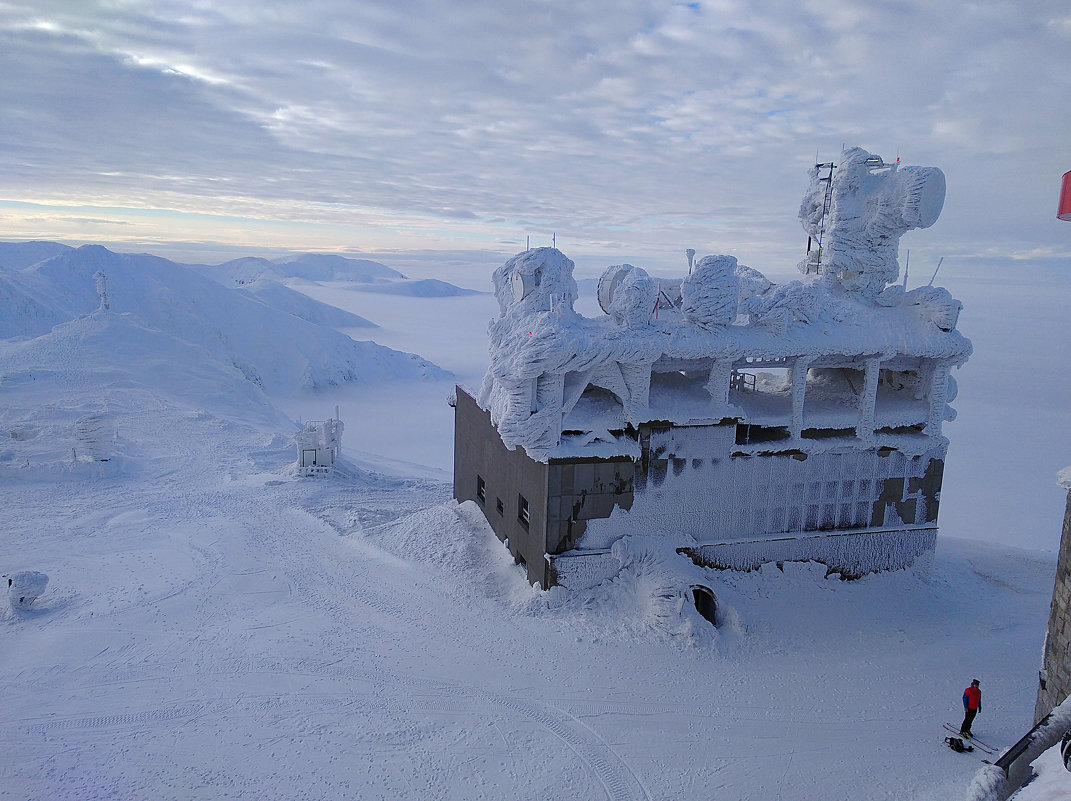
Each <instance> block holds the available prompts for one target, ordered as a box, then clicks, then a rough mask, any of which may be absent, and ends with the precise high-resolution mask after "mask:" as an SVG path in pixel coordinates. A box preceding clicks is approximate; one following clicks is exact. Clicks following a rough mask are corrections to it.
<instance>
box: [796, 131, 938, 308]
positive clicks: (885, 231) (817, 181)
mask: <svg viewBox="0 0 1071 801" xmlns="http://www.w3.org/2000/svg"><path fill="white" fill-rule="evenodd" d="M823 168H828V165H818V166H816V167H815V168H814V169H812V170H811V184H810V187H809V188H808V190H807V193H806V194H805V195H804V198H803V203H802V204H801V205H800V222H801V223H803V228H804V230H806V231H807V233H808V234H809V235H810V236H811V239H812V243H814V244H816V246H814V247H812V248H811V249H810V250H809V252H808V254H807V257H806V258H805V259H803V261H801V262H800V263H799V265H798V266H799V270H800V272H802V273H823V274H826V275H830V276H834V277H835V278H836V279H837V280H838V281H839V282H840V283H841V284H842V285H843V286H844V287H845V288H846V289H850V290H857V291H859V292H862V293H863V294H864V295H866V296H867V297H871V298H873V297H875V296H876V295H877V294H878V293H880V292H881V291H882V290H883V289H885V287H886V285H888V284H890V283H892V282H893V281H895V280H896V277H897V275H898V274H899V272H900V266H899V264H898V262H897V259H896V255H897V247H898V245H899V242H900V236H901V235H902V234H904V233H905V232H907V231H909V230H911V229H912V228H929V227H930V226H931V225H933V224H934V223H935V222H937V218H938V217H939V216H940V214H941V207H942V206H943V205H944V202H945V176H944V173H942V172H941V171H940V170H939V169H937V168H936V167H900V166H899V165H898V164H885V163H884V162H883V161H882V159H881V157H880V156H875V155H873V154H871V153H868V152H867V151H865V150H863V149H862V148H858V147H853V148H851V149H850V150H847V151H845V152H844V153H843V154H842V155H841V161H840V164H838V165H837V166H836V168H835V170H833V171H832V176H831V177H830V176H823V175H822V171H823Z"/></svg>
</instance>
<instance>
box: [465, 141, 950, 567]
mask: <svg viewBox="0 0 1071 801" xmlns="http://www.w3.org/2000/svg"><path fill="white" fill-rule="evenodd" d="M825 167H826V169H825V170H823V169H822V168H821V167H816V168H815V169H814V170H813V171H812V174H811V179H812V180H811V185H810V187H809V189H808V191H807V194H806V196H805V198H804V202H803V205H802V207H801V211H800V218H801V221H802V222H803V224H804V227H805V229H807V231H808V233H809V234H810V235H811V243H812V244H811V247H810V249H809V252H808V255H807V257H806V258H805V259H804V260H803V261H802V262H801V263H800V265H799V269H800V271H801V272H802V273H805V274H808V275H807V277H806V278H805V279H804V280H800V281H792V282H790V283H787V284H783V285H774V284H771V283H770V281H768V280H767V279H766V278H765V277H764V276H763V275H762V274H761V273H759V272H758V271H756V270H753V269H751V268H748V267H745V266H743V265H740V264H738V263H737V261H736V259H735V258H733V257H731V256H707V257H705V258H703V259H700V260H699V261H698V263H696V265H695V268H694V270H691V271H690V273H689V275H688V276H687V277H686V278H684V279H683V280H681V281H678V282H667V281H664V280H656V279H654V278H652V277H651V276H649V275H648V274H647V273H646V272H645V271H644V270H642V269H640V268H636V267H632V266H631V265H627V264H624V265H617V266H613V267H610V268H608V269H607V270H606V271H605V272H604V274H603V276H602V278H601V279H600V282H599V287H598V293H599V303H600V306H601V307H602V309H603V310H604V311H605V312H606V316H605V317H603V318H600V319H592V318H586V317H583V316H581V315H579V314H578V313H577V312H575V311H574V309H573V303H574V300H575V298H576V293H577V289H576V283H575V281H574V280H573V276H572V270H573V263H572V261H570V260H569V259H568V258H566V257H565V256H564V255H563V254H562V253H561V252H559V251H558V250H556V249H553V248H537V249H533V250H528V251H525V252H523V253H520V254H518V255H517V256H515V257H513V258H512V259H510V260H509V261H507V262H506V263H505V264H504V265H502V266H501V267H500V268H498V269H497V270H496V271H495V273H494V276H493V281H494V289H495V294H496V297H497V299H498V302H499V308H500V313H499V315H498V316H497V317H496V318H495V319H494V320H492V322H491V324H490V327H489V338H490V363H489V366H488V370H487V373H486V375H485V377H484V380H483V383H482V386H481V387H480V389H479V391H478V393H476V394H475V397H474V396H473V395H472V394H470V393H468V392H466V391H465V390H464V389H462V388H460V387H459V388H458V393H457V403H456V412H455V414H456V418H455V419H456V425H455V456H454V495H455V497H456V498H457V499H458V500H474V501H476V502H477V503H479V504H480V505H481V506H482V507H483V509H484V513H485V515H486V517H487V519H488V521H489V522H490V524H491V526H492V528H493V529H494V530H495V532H496V534H497V535H498V536H499V538H500V539H503V540H506V541H508V543H509V548H510V551H511V552H512V553H513V555H514V556H515V558H517V560H518V561H521V562H524V563H525V564H526V565H527V570H528V577H529V580H530V581H532V582H539V583H541V584H542V585H543V586H544V587H547V586H550V585H553V584H556V583H560V584H564V585H566V586H581V585H585V584H590V583H593V582H596V581H598V580H600V579H601V578H604V577H606V576H609V575H613V574H614V573H615V572H616V571H617V570H618V569H619V565H620V563H621V559H622V553H621V548H620V547H619V543H620V542H621V541H622V540H623V539H629V540H634V539H635V538H636V537H640V538H645V537H647V538H657V540H658V541H659V542H661V543H663V544H669V545H672V546H673V547H674V548H675V549H676V550H677V552H679V553H681V554H683V555H686V556H688V557H690V558H691V559H692V560H693V561H695V562H696V563H697V564H701V565H706V566H712V567H724V568H737V569H750V568H753V567H755V566H757V565H759V564H762V563H764V562H768V561H792V560H816V561H819V562H823V563H825V564H826V565H827V566H828V567H829V569H830V570H833V571H839V572H841V573H843V574H846V575H850V576H854V575H861V574H864V573H867V572H871V571H875V570H882V569H893V568H899V567H903V566H906V565H908V564H910V563H911V562H912V561H914V560H915V559H916V558H918V557H919V556H921V555H923V554H926V553H928V552H930V551H932V549H933V547H934V542H935V538H936V533H937V508H938V502H939V499H940V489H941V476H942V470H943V465H944V459H945V452H946V449H947V446H948V441H947V439H946V438H945V437H944V436H943V435H942V433H941V427H942V423H943V422H944V421H945V420H950V419H952V418H953V416H954V412H953V410H952V409H951V407H950V406H949V402H950V401H951V400H952V399H953V398H954V397H955V394H956V384H955V380H954V379H953V378H952V376H951V375H950V371H951V370H952V368H953V367H958V366H959V365H962V364H963V363H964V362H965V361H966V360H967V358H968V356H969V355H970V353H971V344H970V341H969V340H967V339H966V338H965V337H964V336H963V335H962V334H960V333H959V332H958V331H957V330H956V322H957V318H958V314H959V310H960V308H961V306H960V303H959V302H958V301H956V300H954V299H953V298H952V297H951V295H950V294H949V293H948V292H947V291H946V290H944V289H941V288H936V287H932V286H923V287H919V288H917V289H913V290H910V291H907V290H906V289H905V288H904V287H903V286H901V285H898V284H893V285H890V284H892V282H895V281H896V280H897V276H898V274H899V265H898V263H897V246H898V240H899V237H900V235H901V234H902V233H904V232H905V231H907V230H909V229H911V228H924V227H928V226H929V225H932V224H933V223H934V222H935V221H936V219H937V217H938V215H939V214H940V211H941V207H942V205H943V202H944V192H945V184H944V176H943V175H942V173H941V172H940V170H937V169H935V168H922V167H900V166H899V165H896V164H893V165H888V164H884V163H883V162H882V160H881V159H880V158H877V157H875V156H872V155H871V154H869V153H867V152H866V151H863V150H860V149H858V148H856V149H853V150H849V151H847V152H845V153H844V154H843V156H842V159H841V163H840V165H838V166H837V167H836V168H833V167H832V166H831V165H825Z"/></svg>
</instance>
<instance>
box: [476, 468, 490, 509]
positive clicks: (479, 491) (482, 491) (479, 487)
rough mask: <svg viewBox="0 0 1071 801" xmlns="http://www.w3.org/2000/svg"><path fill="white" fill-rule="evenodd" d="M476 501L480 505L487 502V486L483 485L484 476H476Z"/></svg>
mask: <svg viewBox="0 0 1071 801" xmlns="http://www.w3.org/2000/svg"><path fill="white" fill-rule="evenodd" d="M476 500H478V501H479V502H480V503H486V502H487V485H486V484H484V483H483V476H481V475H477V476H476Z"/></svg>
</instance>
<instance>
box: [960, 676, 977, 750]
mask: <svg viewBox="0 0 1071 801" xmlns="http://www.w3.org/2000/svg"><path fill="white" fill-rule="evenodd" d="M979 684H981V682H979V681H978V679H974V680H973V681H972V682H971V686H970V687H968V688H967V689H966V690H964V691H963V724H962V725H961V726H960V727H959V733H960V734H962V735H963V736H964V737H973V736H974V735H972V734H971V724H972V723H974V717H975V715H977V714H978V713H979V712H981V711H982V691H981V690H980V689H978V685H979Z"/></svg>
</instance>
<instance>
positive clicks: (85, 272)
mask: <svg viewBox="0 0 1071 801" xmlns="http://www.w3.org/2000/svg"><path fill="white" fill-rule="evenodd" d="M97 272H103V273H104V274H105V275H106V276H107V279H108V287H109V290H108V294H109V299H110V303H111V308H112V309H113V310H114V311H116V312H120V313H122V312H127V313H133V314H135V315H137V316H138V317H139V318H140V319H141V320H143V321H145V323H146V324H147V325H148V326H149V327H151V328H155V329H157V330H159V331H163V332H165V333H168V334H170V335H171V336H174V337H176V338H178V339H182V340H184V341H186V342H189V343H190V344H192V345H194V346H197V347H201V348H204V349H205V350H206V351H208V352H209V353H211V354H213V356H214V357H215V358H216V359H218V360H219V361H221V362H223V363H225V364H231V365H233V366H235V367H237V368H238V369H239V370H240V371H241V372H242V374H243V375H244V376H245V377H246V378H247V379H248V380H249V381H252V382H253V383H254V384H257V385H258V386H261V387H264V388H266V389H272V390H290V391H292V390H294V389H317V388H322V387H327V386H335V385H339V384H344V383H347V382H360V383H372V382H378V381H384V380H398V379H401V380H414V379H425V378H426V379H442V378H446V377H448V375H449V373H447V372H446V371H444V370H442V369H441V368H439V367H437V366H436V365H434V364H432V363H431V362H428V361H426V360H424V359H422V358H420V357H419V356H416V355H414V354H411V353H401V352H398V351H395V350H391V349H390V348H386V347H383V346H381V345H377V344H375V343H374V342H359V341H354V340H353V339H350V338H349V337H348V336H345V335H344V334H340V333H339V332H337V331H335V330H333V329H331V328H327V327H324V326H322V325H317V324H314V323H311V322H309V321H307V320H304V319H301V318H299V317H295V316H294V315H292V314H289V313H287V312H284V311H281V310H279V309H276V308H272V307H270V306H268V305H266V304H264V303H262V302H260V301H258V300H256V299H255V298H252V297H249V296H248V295H246V294H245V293H241V292H234V291H231V290H228V289H226V288H225V287H223V286H220V285H219V284H218V283H216V282H215V281H211V280H209V279H207V278H204V277H203V276H201V275H199V274H198V273H196V272H194V271H193V270H190V269H187V268H185V267H183V266H181V265H178V264H175V263H174V262H171V261H168V260H167V259H161V258H159V257H156V256H149V255H144V254H142V255H131V254H120V253H113V252H111V251H110V250H108V249H106V248H103V247H100V246H97V245H86V246H83V247H80V248H78V249H76V250H70V251H67V252H64V253H62V254H60V255H59V256H55V257H53V258H51V259H48V260H47V261H44V262H40V263H39V264H36V265H35V266H34V267H32V268H29V269H27V270H23V271H20V272H17V273H12V274H11V278H12V281H13V282H14V283H16V284H17V285H19V286H20V287H21V288H22V289H23V292H24V295H27V296H28V295H33V296H35V297H37V298H49V310H50V311H51V313H52V314H54V315H56V316H58V317H60V318H61V319H66V320H70V319H74V318H76V317H78V316H80V315H84V314H87V313H89V312H92V311H94V310H95V309H96V308H97V307H98V306H99V304H100V297H99V296H98V294H97V289H96V279H95V278H94V276H95V274H96V273H97ZM42 324H43V318H42V316H41V313H40V310H39V309H36V308H33V309H30V308H29V307H26V308H25V310H24V314H23V316H22V317H19V318H18V319H17V320H16V321H15V322H13V323H11V324H10V325H11V327H12V328H13V330H16V331H20V330H21V331H23V332H25V333H26V335H29V336H32V335H34V334H36V333H39V331H38V329H39V328H40V327H41V325H42Z"/></svg>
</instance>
